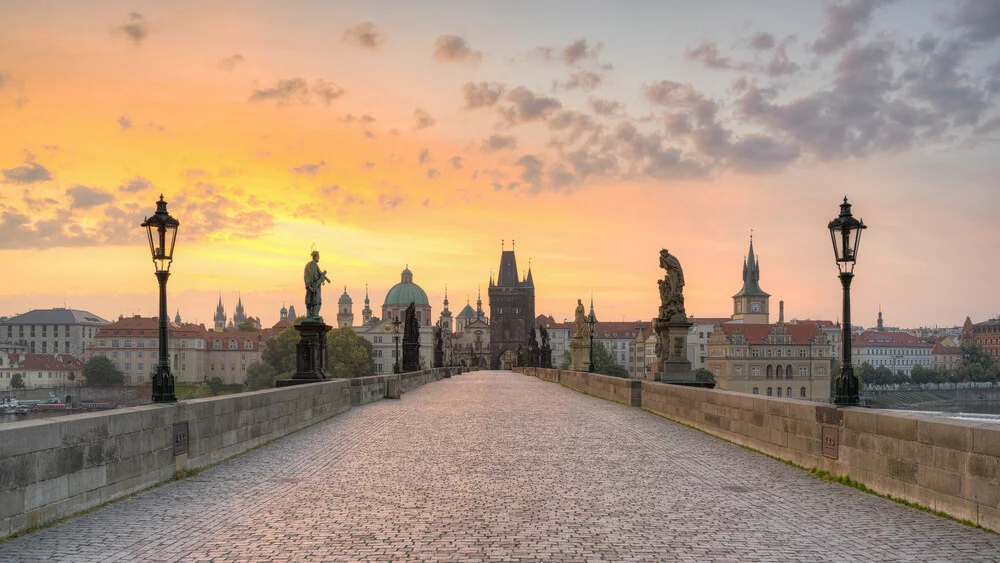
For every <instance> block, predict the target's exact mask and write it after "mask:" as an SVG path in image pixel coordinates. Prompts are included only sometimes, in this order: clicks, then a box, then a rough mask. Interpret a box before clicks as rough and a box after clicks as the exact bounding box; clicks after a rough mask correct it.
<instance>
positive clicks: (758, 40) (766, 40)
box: [750, 31, 775, 51]
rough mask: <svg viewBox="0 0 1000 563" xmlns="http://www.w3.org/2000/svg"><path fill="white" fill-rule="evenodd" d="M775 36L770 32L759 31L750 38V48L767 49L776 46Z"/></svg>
mask: <svg viewBox="0 0 1000 563" xmlns="http://www.w3.org/2000/svg"><path fill="white" fill-rule="evenodd" d="M774 45H775V42H774V36H773V35H771V34H770V33H766V32H763V31H758V32H757V33H754V34H753V37H751V38H750V48H751V49H754V50H756V51H766V50H768V49H770V48H772V47H774Z"/></svg>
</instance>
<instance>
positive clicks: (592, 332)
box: [587, 309, 597, 373]
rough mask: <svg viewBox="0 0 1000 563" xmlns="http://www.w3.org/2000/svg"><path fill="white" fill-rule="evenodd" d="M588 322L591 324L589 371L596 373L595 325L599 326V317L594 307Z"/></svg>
mask: <svg viewBox="0 0 1000 563" xmlns="http://www.w3.org/2000/svg"><path fill="white" fill-rule="evenodd" d="M587 324H588V325H590V366H588V367H587V371H588V372H590V373H594V327H595V326H597V317H595V316H594V311H593V309H591V311H590V315H589V316H588V317H587Z"/></svg>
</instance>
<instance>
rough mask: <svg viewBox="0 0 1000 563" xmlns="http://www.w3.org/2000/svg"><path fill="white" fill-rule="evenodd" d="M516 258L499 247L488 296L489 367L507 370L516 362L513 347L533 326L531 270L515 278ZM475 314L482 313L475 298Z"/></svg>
mask: <svg viewBox="0 0 1000 563" xmlns="http://www.w3.org/2000/svg"><path fill="white" fill-rule="evenodd" d="M517 273H518V270H517V257H516V256H514V249H513V245H512V246H511V250H506V249H505V248H503V247H501V251H500V270H499V271H498V273H497V278H496V282H495V283H494V281H493V280H492V279H491V280H490V287H489V291H488V294H489V298H490V318H489V324H490V355H491V358H490V367H491V368H492V369H508V368H510V367H513V366H515V365H517V350H518V348H519V347H520V346H522V345H523V344H524V343H525V342H526V341H527V339H528V332H529V331H530V330H531V329H532V328H534V326H535V283H534V278H533V277H532V275H531V269H530V268H529V269H528V274H527V275H526V276H525V277H524V279H523V280H522V279H519V277H518V275H517ZM476 304H477V306H478V307H477V308H478V311H477V314H478V315H480V317H481V316H482V314H483V313H482V299H479V300H478V301H477V303H476Z"/></svg>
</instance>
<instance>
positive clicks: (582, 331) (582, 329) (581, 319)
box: [573, 299, 590, 338]
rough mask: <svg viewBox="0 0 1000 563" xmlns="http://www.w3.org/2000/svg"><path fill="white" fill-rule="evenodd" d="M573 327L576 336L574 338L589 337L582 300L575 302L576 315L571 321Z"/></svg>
mask: <svg viewBox="0 0 1000 563" xmlns="http://www.w3.org/2000/svg"><path fill="white" fill-rule="evenodd" d="M573 324H574V327H575V328H576V334H575V335H574V338H575V337H577V336H579V337H581V338H588V337H590V325H589V324H587V313H586V311H585V310H584V308H583V300H581V299H577V300H576V315H575V316H574V319H573Z"/></svg>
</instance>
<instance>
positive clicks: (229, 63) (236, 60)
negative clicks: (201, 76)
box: [215, 54, 246, 71]
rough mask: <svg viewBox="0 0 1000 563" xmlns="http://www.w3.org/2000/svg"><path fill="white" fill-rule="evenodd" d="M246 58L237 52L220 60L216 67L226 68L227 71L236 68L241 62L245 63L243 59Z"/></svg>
mask: <svg viewBox="0 0 1000 563" xmlns="http://www.w3.org/2000/svg"><path fill="white" fill-rule="evenodd" d="M245 60H246V59H244V58H243V55H240V54H236V55H232V56H229V57H226V58H224V59H221V60H219V62H218V63H217V64H216V65H215V67H216V68H218V69H219V70H226V71H230V70H235V69H236V67H237V66H239V65H240V64H241V63H243V61H245Z"/></svg>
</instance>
